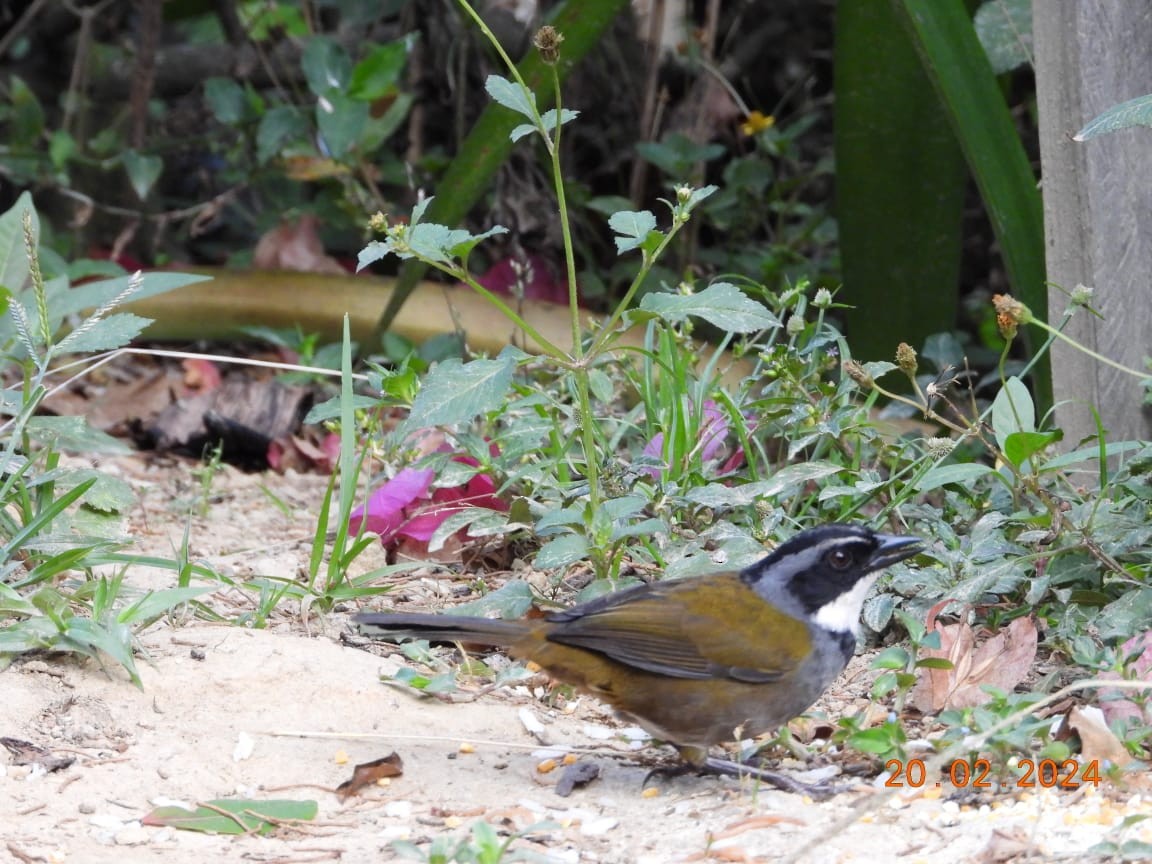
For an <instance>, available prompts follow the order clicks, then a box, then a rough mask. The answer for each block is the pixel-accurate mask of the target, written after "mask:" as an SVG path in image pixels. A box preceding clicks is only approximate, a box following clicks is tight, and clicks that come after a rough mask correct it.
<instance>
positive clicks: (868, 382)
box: [842, 360, 876, 390]
mask: <svg viewBox="0 0 1152 864" xmlns="http://www.w3.org/2000/svg"><path fill="white" fill-rule="evenodd" d="M842 368H843V369H844V374H845V375H847V376H848V377H849V378H851V379H852V380H853V381H855V382H856V383H857V384H859V385H860V386H861V387H863V388H865V389H868V390H871V389H872V388H873V387H875V386H876V382H875V380H873V378H872V376H871V375H870V374H868V370H867V369H865V368H864V367H863V366H862V365H861V363H860V361H859V360H845V361H844V364H843V367H842Z"/></svg>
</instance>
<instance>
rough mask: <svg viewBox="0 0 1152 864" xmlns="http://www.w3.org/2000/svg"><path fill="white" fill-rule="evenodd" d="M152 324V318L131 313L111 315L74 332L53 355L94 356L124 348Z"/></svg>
mask: <svg viewBox="0 0 1152 864" xmlns="http://www.w3.org/2000/svg"><path fill="white" fill-rule="evenodd" d="M151 323H152V319H151V318H141V317H140V316H139V315H133V314H132V313H131V312H121V313H118V314H116V315H109V316H108V317H107V318H104V319H102V320H100V321H96V322H95V323H93V324H92V325H91V326H85V325H83V324H82V325H81V326H80V327H79V328H77V329H75V330H73V331H72V332H71V333H69V334H68V335H67V336H65V337H64V339H63V340H61V341H60V342H59V343H58V344H57V345H55V346H54V347H53V349H52V354H53V356H60V355H62V354H94V353H96V352H97V351H111V350H113V349H114V348H123V347H124V346H125V345H127V344H128V343H129V342H131V341H132V340H133V339H135V338H136V337H137V336H139V335H140V334H141V333H143V332H144V329H145V328H146V327H147V326H148V325H149V324H151Z"/></svg>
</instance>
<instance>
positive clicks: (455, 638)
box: [352, 612, 528, 646]
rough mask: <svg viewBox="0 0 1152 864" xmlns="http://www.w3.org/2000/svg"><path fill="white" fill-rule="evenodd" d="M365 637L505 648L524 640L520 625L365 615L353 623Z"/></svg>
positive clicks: (445, 617) (464, 618)
mask: <svg viewBox="0 0 1152 864" xmlns="http://www.w3.org/2000/svg"><path fill="white" fill-rule="evenodd" d="M352 620H353V621H354V622H355V623H356V625H357V626H358V627H359V629H360V632H361V633H362V634H363V635H365V636H370V637H372V638H374V639H403V638H405V637H410V638H413V639H428V640H431V641H442V642H476V643H479V644H481V645H499V646H507V645H511V644H513V643H514V642H516V641H518V640H519V639H520V638H521V637H522V636H524V634H525V632H526V630H527V629H528V628H527V626H526V625H525V623H524V622H523V621H503V620H501V619H499V618H472V617H467V616H463V615H421V614H416V613H399V614H397V613H392V612H365V613H362V614H360V615H357V616H356V617H355V618H353V619H352Z"/></svg>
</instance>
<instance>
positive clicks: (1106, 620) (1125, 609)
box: [1093, 588, 1152, 641]
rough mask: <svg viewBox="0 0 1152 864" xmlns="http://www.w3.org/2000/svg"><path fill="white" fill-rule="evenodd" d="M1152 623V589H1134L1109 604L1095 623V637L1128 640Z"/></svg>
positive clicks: (1106, 639)
mask: <svg viewBox="0 0 1152 864" xmlns="http://www.w3.org/2000/svg"><path fill="white" fill-rule="evenodd" d="M1149 621H1152V588H1134V589H1133V590H1131V591H1129V592H1128V593H1126V594H1124V595H1123V596H1122V597H1120V598H1119V599H1118V600H1115V601H1113V602H1112V603H1109V604H1108V605H1107V606H1106V607H1105V608H1104V609H1103V610H1102V611H1101V612H1100V614H1099V616H1097V618H1096V620H1095V621H1094V622H1093V630H1094V635H1098V636H1099V637H1100V638H1101V639H1103V640H1105V641H1108V640H1112V639H1128V638H1129V637H1131V636H1132V635H1133V634H1134V633H1142V632H1143V631H1145V630H1147V629H1148V622H1149Z"/></svg>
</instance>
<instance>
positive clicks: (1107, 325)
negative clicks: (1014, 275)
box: [1032, 0, 1152, 448]
mask: <svg viewBox="0 0 1152 864" xmlns="http://www.w3.org/2000/svg"><path fill="white" fill-rule="evenodd" d="M1032 17H1033V27H1034V39H1035V50H1036V91H1037V103H1038V107H1039V112H1040V157H1041V165H1042V171H1041V173H1042V175H1043V192H1044V234H1045V241H1046V247H1047V265H1048V279H1049V281H1050V282H1051V283H1053V284H1054V285H1057V286H1060V287H1062V288H1064V289H1065V290H1067V291H1071V290H1072V289H1074V288H1075V287H1076V286H1077V285H1086V286H1088V287H1089V288H1092V289H1093V291H1094V294H1093V297H1092V306H1093V307H1094V308H1095V309H1097V310H1098V311H1099V312H1100V314H1101V315H1103V316H1104V320H1100V319H1099V318H1096V317H1095V316H1093V315H1092V314H1091V313H1089V312H1087V311H1086V310H1084V309H1080V310H1078V311H1077V313H1076V315H1075V317H1074V318H1073V320H1072V321H1071V322H1070V324H1069V326H1068V327H1067V329H1066V331H1065V332H1067V333H1068V334H1069V335H1070V336H1072V337H1073V338H1074V339H1076V341H1078V342H1080V343H1082V344H1084V345H1086V346H1088V347H1089V348H1091V349H1092V350H1094V351H1097V352H1099V353H1100V354H1103V355H1105V356H1106V357H1109V358H1111V359H1113V360H1116V361H1117V362H1119V363H1122V364H1124V365H1125V366H1128V367H1130V368H1134V369H1140V370H1143V369H1145V366H1144V358H1145V357H1147V356H1150V355H1152V179H1150V178H1152V129H1144V128H1138V129H1125V130H1121V131H1119V132H1114V133H1112V134H1109V135H1103V136H1101V137H1099V138H1093V139H1091V140H1089V141H1085V142H1082V143H1077V142H1075V141H1073V140H1072V136H1073V135H1074V134H1076V132H1077V131H1079V129H1080V128H1082V127H1083V126H1084V124H1085V123H1087V122H1088V121H1089V120H1091V119H1092V118H1093V117H1095V116H1096V115H1098V114H1100V113H1101V112H1102V111H1104V110H1105V109H1107V108H1110V107H1112V106H1113V105H1115V104H1117V103H1119V102H1124V101H1126V100H1128V99H1132V98H1134V97H1136V96H1141V95H1144V94H1146V93H1152V50H1150V46H1152V4H1149V3H1132V2H1127V0H1100V2H1090V3H1086V2H1083V0H1033V3H1032ZM1048 297H1049V300H1048V303H1049V312H1048V319H1049V321H1050V322H1051V323H1053V324H1055V323H1057V322H1058V321H1059V320H1060V318H1061V316H1062V315H1063V312H1064V310H1065V309H1066V308H1067V306H1068V297H1067V295H1066V294H1065V293H1064V292H1062V291H1060V290H1058V289H1057V288H1052V289H1050V291H1049V295H1048ZM1148 374H1149V375H1150V376H1152V372H1149V373H1148ZM1052 376H1053V391H1054V395H1055V399H1056V403H1057V406H1058V407H1057V415H1056V419H1057V425H1058V426H1060V427H1061V428H1062V429H1064V432H1065V446H1067V447H1069V448H1071V447H1074V446H1075V445H1076V444H1077V443H1078V442H1079V441H1080V440H1082V439H1083V438H1086V437H1088V436H1090V435H1094V434H1095V432H1096V423H1095V420H1094V419H1093V416H1092V411H1091V408H1092V407H1095V408H1096V409H1097V410H1098V411H1099V412H1100V417H1101V420H1102V421H1103V424H1104V428H1105V429H1106V430H1107V432H1108V440H1109V441H1122V440H1130V439H1136V438H1142V439H1152V412H1150V411H1149V409H1148V408H1142V407H1141V402H1142V397H1143V392H1142V389H1141V387H1140V383H1139V381H1138V379H1136V378H1134V377H1132V376H1130V375H1127V374H1125V373H1123V372H1120V371H1118V370H1116V369H1113V368H1111V367H1109V366H1106V365H1104V364H1102V363H1100V362H1098V361H1097V360H1094V359H1092V358H1091V357H1089V356H1087V355H1086V354H1084V353H1082V352H1080V351H1077V350H1075V349H1073V348H1069V347H1065V346H1064V345H1063V344H1062V343H1060V342H1057V343H1056V345H1055V346H1054V348H1053V352H1052Z"/></svg>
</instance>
